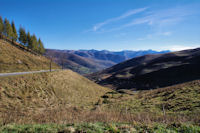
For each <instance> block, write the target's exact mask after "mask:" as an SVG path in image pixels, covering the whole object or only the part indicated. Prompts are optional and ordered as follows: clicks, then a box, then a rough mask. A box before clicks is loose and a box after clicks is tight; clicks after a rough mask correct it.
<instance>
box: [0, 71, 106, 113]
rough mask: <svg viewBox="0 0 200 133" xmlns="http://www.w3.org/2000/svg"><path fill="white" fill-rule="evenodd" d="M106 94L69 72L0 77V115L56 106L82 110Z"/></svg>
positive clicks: (95, 85)
mask: <svg viewBox="0 0 200 133" xmlns="http://www.w3.org/2000/svg"><path fill="white" fill-rule="evenodd" d="M107 91H109V89H107V88H103V87H101V86H99V85H97V84H95V83H93V82H91V81H89V80H88V79H86V78H84V77H82V76H80V75H78V74H76V73H74V72H72V71H71V70H65V71H57V72H51V73H40V74H29V75H23V76H12V77H6V78H5V77H1V78H0V112H6V111H9V110H10V111H11V110H20V111H23V110H33V111H39V110H41V109H46V108H54V107H56V106H59V105H67V106H73V107H75V106H76V107H81V106H84V108H87V107H90V106H91V105H93V104H94V103H96V102H97V101H98V99H99V97H100V96H101V95H103V94H104V93H106V92H107Z"/></svg>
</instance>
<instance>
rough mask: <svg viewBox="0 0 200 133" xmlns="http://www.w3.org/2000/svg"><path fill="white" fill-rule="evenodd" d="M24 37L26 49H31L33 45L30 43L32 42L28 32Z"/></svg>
mask: <svg viewBox="0 0 200 133" xmlns="http://www.w3.org/2000/svg"><path fill="white" fill-rule="evenodd" d="M26 37H27V47H28V48H30V49H31V48H32V47H33V46H32V45H33V43H32V40H31V34H30V32H28V33H27V35H26Z"/></svg>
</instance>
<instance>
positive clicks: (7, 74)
mask: <svg viewBox="0 0 200 133" xmlns="http://www.w3.org/2000/svg"><path fill="white" fill-rule="evenodd" d="M49 71H50V70H40V71H29V72H14V73H0V77H7V76H14V75H24V74H31V73H42V72H49ZM51 71H57V70H56V69H55V70H51Z"/></svg>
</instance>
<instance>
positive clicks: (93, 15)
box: [0, 0, 200, 51]
mask: <svg viewBox="0 0 200 133" xmlns="http://www.w3.org/2000/svg"><path fill="white" fill-rule="evenodd" d="M199 8H200V0H0V15H1V16H2V17H3V18H5V17H6V18H8V19H9V20H10V21H11V20H14V21H15V23H16V26H17V27H18V28H19V26H20V25H21V26H22V27H24V28H25V29H27V30H29V31H30V32H31V33H35V34H36V35H37V36H38V37H41V39H42V40H43V42H44V44H45V47H46V48H53V49H74V50H77V49H98V50H103V49H106V50H112V51H119V50H146V49H153V50H166V49H169V50H182V49H188V48H195V47H200V9H199Z"/></svg>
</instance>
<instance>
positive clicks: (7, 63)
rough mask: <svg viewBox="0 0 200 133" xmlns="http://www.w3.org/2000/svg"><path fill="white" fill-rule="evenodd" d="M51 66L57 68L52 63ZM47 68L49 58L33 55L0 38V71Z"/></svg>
mask: <svg viewBox="0 0 200 133" xmlns="http://www.w3.org/2000/svg"><path fill="white" fill-rule="evenodd" d="M53 68H54V69H56V68H59V67H58V66H57V65H56V64H55V63H53ZM44 69H49V60H48V59H47V58H45V57H44V56H37V55H33V54H31V53H29V52H26V51H23V50H21V49H19V48H17V47H15V46H13V45H11V44H10V43H8V42H6V41H4V40H2V39H0V72H1V73H2V72H16V71H31V70H44Z"/></svg>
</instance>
